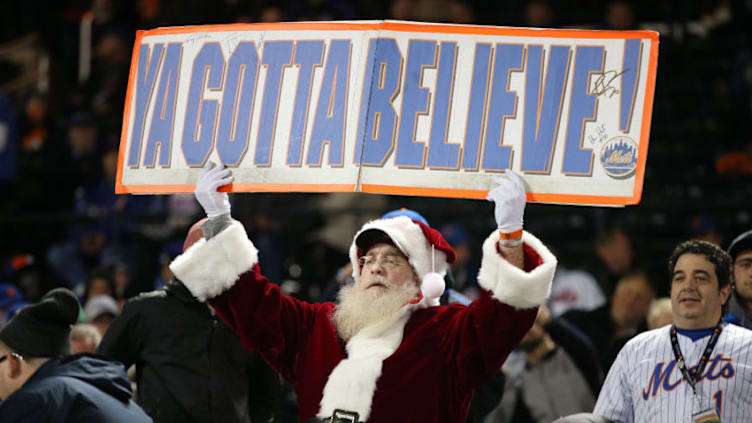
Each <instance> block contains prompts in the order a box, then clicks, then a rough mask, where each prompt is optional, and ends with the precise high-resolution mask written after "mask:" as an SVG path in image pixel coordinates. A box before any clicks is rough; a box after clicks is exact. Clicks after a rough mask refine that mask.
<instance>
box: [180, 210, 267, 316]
mask: <svg viewBox="0 0 752 423" xmlns="http://www.w3.org/2000/svg"><path fill="white" fill-rule="evenodd" d="M257 262H258V250H257V249H256V247H255V246H254V245H253V243H252V242H251V240H250V239H248V235H247V234H246V233H245V229H244V228H243V225H242V224H241V223H240V222H233V223H232V224H231V225H230V226H229V227H228V228H226V229H225V230H223V231H222V232H220V233H218V234H217V235H215V236H214V237H213V238H211V239H209V240H208V241H207V240H206V239H205V238H202V239H200V240H198V241H197V242H196V243H194V244H193V245H191V247H190V248H188V249H187V250H186V251H185V252H184V253H183V254H181V255H179V256H177V257H176V258H175V260H173V261H172V263H170V270H172V273H173V274H175V277H176V278H178V279H179V280H180V281H181V282H183V284H184V285H185V286H186V287H187V288H188V290H189V291H191V294H193V296H194V297H196V298H197V299H198V300H199V301H202V302H203V301H206V300H208V299H209V298H214V297H216V296H217V295H219V294H221V293H223V292H225V291H227V290H228V289H230V288H231V287H232V286H233V285H234V284H235V281H237V280H238V278H239V277H240V275H242V274H243V273H245V272H247V271H248V270H250V269H251V268H252V267H253V265H254V264H256V263H257Z"/></svg>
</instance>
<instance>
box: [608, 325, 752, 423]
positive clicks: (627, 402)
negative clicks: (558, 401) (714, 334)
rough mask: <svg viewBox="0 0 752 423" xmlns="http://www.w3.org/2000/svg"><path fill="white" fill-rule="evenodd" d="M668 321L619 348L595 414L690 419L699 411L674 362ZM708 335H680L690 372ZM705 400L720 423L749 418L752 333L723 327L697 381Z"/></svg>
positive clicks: (667, 421)
mask: <svg viewBox="0 0 752 423" xmlns="http://www.w3.org/2000/svg"><path fill="white" fill-rule="evenodd" d="M670 329H671V325H668V326H664V327H662V328H658V329H654V330H651V331H649V332H644V333H642V334H640V335H637V336H636V337H634V338H632V339H631V340H630V341H629V342H627V344H626V345H625V346H624V348H622V350H621V351H620V352H619V355H618V356H617V358H616V361H614V364H613V365H612V366H611V369H610V370H609V372H608V376H607V377H606V381H605V383H604V384H603V388H602V389H601V393H600V396H598V401H597V402H596V404H595V410H593V413H594V414H597V415H599V416H602V417H604V418H606V419H608V420H610V421H613V422H630V423H631V422H639V423H642V422H657V423H674V422H691V421H692V414H693V413H695V412H697V411H698V407H697V401H695V398H694V394H693V393H692V387H691V386H690V385H689V384H688V383H687V382H686V381H685V380H684V378H683V377H682V373H681V371H680V370H679V368H678V366H676V360H675V359H674V352H673V350H672V349H671V339H670V337H669V330H670ZM709 339H710V335H708V336H704V337H702V338H700V339H698V340H696V341H694V342H693V341H692V339H691V338H690V337H688V336H684V335H682V334H679V335H678V341H679V347H680V349H681V352H682V354H683V355H684V358H685V361H686V363H687V366H692V367H690V371H694V366H695V365H696V364H697V362H698V361H699V360H700V355H701V354H702V352H703V350H704V349H705V346H706V345H707V343H708V340H709ZM696 387H697V393H698V395H701V398H703V404H705V405H708V406H710V407H714V408H717V410H718V411H720V417H721V421H723V422H724V423H734V422H739V423H748V422H752V331H750V330H747V329H744V328H741V327H739V326H735V325H725V326H724V328H723V331H722V332H721V335H720V337H719V338H718V343H717V344H716V346H715V348H714V349H713V352H712V354H711V355H710V359H709V360H708V364H707V366H706V367H705V372H704V373H703V375H702V376H701V378H700V380H699V381H698V382H697V385H696Z"/></svg>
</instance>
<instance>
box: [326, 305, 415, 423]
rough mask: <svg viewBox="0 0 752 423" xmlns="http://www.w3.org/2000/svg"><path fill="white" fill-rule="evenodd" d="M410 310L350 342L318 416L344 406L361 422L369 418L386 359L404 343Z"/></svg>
mask: <svg viewBox="0 0 752 423" xmlns="http://www.w3.org/2000/svg"><path fill="white" fill-rule="evenodd" d="M410 315H411V313H410V312H409V311H408V310H405V309H403V311H402V312H401V313H400V314H399V315H398V316H397V317H396V318H395V319H389V320H388V321H385V322H380V323H377V324H374V325H372V326H369V327H366V328H364V329H363V330H361V331H360V332H358V334H357V335H355V336H353V337H352V339H350V341H349V342H348V343H347V347H346V348H347V358H345V359H343V360H341V361H340V362H339V363H338V364H337V366H336V367H335V368H334V370H332V372H331V373H330V374H329V378H328V379H327V381H326V385H325V386H324V392H323V396H322V398H321V403H320V406H321V408H320V409H319V412H318V417H319V418H325V417H329V416H331V415H332V414H333V413H334V410H336V409H338V408H341V409H345V410H350V411H355V412H357V413H358V421H367V420H368V417H369V416H370V414H371V403H372V402H373V394H374V392H375V391H376V382H378V380H379V377H380V376H381V368H382V365H383V364H384V360H385V359H386V358H388V357H389V356H391V355H392V354H394V352H395V351H396V350H397V348H398V347H399V345H400V343H401V342H402V334H403V331H404V328H405V323H407V320H408V319H409V318H410Z"/></svg>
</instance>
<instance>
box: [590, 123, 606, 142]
mask: <svg viewBox="0 0 752 423" xmlns="http://www.w3.org/2000/svg"><path fill="white" fill-rule="evenodd" d="M606 132H607V131H606V124H605V123H599V124H598V126H596V127H595V133H592V132H591V133H589V134H588V140H590V144H593V145H595V144H600V143H602V142H603V141H606V140H607V139H608V134H607V133H606Z"/></svg>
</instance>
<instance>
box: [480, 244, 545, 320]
mask: <svg viewBox="0 0 752 423" xmlns="http://www.w3.org/2000/svg"><path fill="white" fill-rule="evenodd" d="M522 241H523V242H524V243H525V244H526V245H528V246H529V247H532V249H533V250H535V252H536V253H538V255H539V256H540V257H541V258H542V259H543V263H542V264H541V265H539V266H538V267H536V268H535V269H533V270H531V271H530V272H525V271H524V270H522V269H520V268H519V267H517V266H515V265H513V264H512V263H509V262H508V261H507V260H506V259H504V258H503V257H502V256H501V255H500V254H499V253H498V251H497V250H496V244H497V243H498V242H499V231H494V232H493V233H492V234H491V236H489V237H488V238H487V239H486V241H485V242H484V243H483V259H482V260H481V266H480V271H479V272H478V284H479V285H480V286H481V287H482V288H484V289H487V290H489V291H491V294H492V295H493V297H494V298H496V299H497V300H499V301H501V302H502V303H505V304H509V305H511V306H513V307H516V308H519V309H522V308H532V307H536V306H539V305H541V304H543V303H544V302H545V301H546V298H548V294H549V293H550V292H551V281H552V280H553V278H554V272H555V271H556V257H554V255H553V254H551V252H550V251H548V248H546V246H545V245H543V243H542V242H540V240H538V238H536V237H534V236H533V235H532V234H530V233H528V232H524V233H523V234H522Z"/></svg>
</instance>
